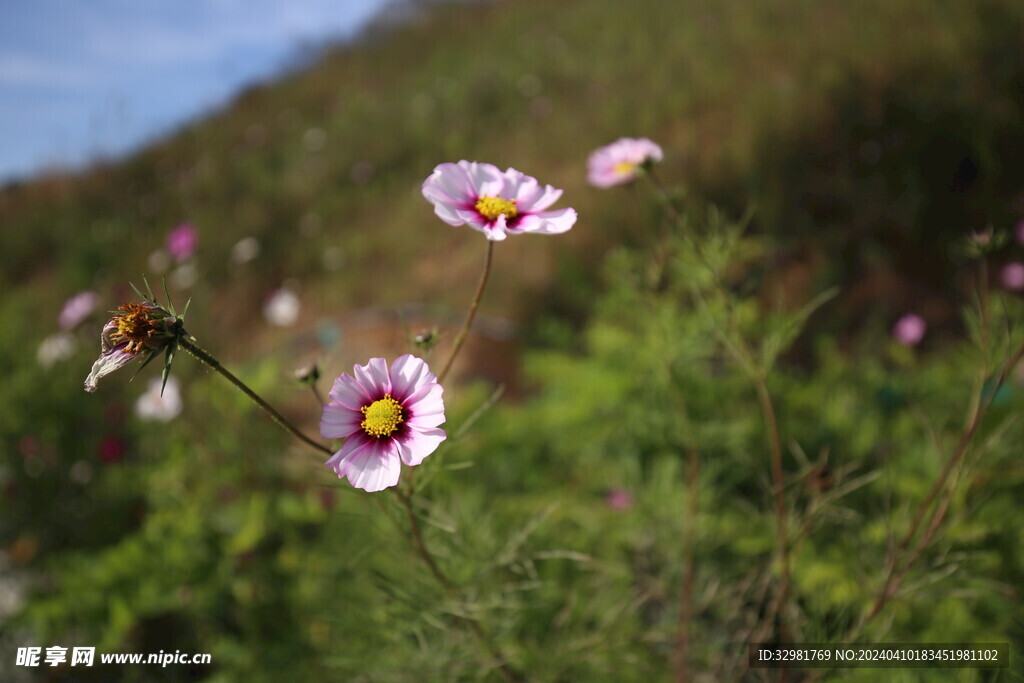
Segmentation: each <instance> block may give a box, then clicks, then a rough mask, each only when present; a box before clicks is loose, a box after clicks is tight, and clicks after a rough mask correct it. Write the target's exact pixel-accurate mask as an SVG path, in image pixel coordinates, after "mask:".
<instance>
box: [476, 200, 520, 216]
mask: <svg viewBox="0 0 1024 683" xmlns="http://www.w3.org/2000/svg"><path fill="white" fill-rule="evenodd" d="M476 210H477V211H479V212H480V215H481V216H483V217H484V218H486V219H487V220H489V221H493V220H497V218H498V216H500V215H501V214H505V220H507V221H510V220H512V219H513V218H515V217H516V216H518V215H519V212H518V211H516V200H514V199H502V198H501V197H480V199H478V200H476Z"/></svg>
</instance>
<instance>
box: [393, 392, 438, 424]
mask: <svg viewBox="0 0 1024 683" xmlns="http://www.w3.org/2000/svg"><path fill="white" fill-rule="evenodd" d="M443 393H444V387H442V386H441V385H440V384H437V383H436V382H435V383H432V384H427V385H425V386H422V387H420V388H419V390H418V391H416V393H414V394H412V395H411V396H410V397H409V398H408V399H407V400H406V401H405V403H404V404H403V407H404V408H405V409H406V410H408V411H409V420H408V422H409V424H410V425H413V426H422V427H436V426H437V425H439V424H441V422H444V400H443V399H442V394H443ZM438 416H439V417H440V421H439V422H438V421H435V420H436V419H437V417H438Z"/></svg>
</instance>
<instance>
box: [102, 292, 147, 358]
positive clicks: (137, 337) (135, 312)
mask: <svg viewBox="0 0 1024 683" xmlns="http://www.w3.org/2000/svg"><path fill="white" fill-rule="evenodd" d="M118 310H119V311H123V312H124V314H123V315H119V316H118V317H117V329H116V330H115V331H114V332H113V334H111V335H110V338H111V340H112V341H114V343H117V344H120V343H122V342H125V341H127V342H128V346H126V347H125V349H124V350H125V351H126V352H127V353H130V354H133V355H134V354H137V353H139V352H140V351H142V348H143V347H144V346H145V345H146V342H148V341H149V339H150V337H152V336H153V335H154V334H156V328H155V327H154V326H153V321H152V320H151V319H150V317H149V308H147V307H146V306H143V305H142V304H124V305H123V306H121V307H120V308H118Z"/></svg>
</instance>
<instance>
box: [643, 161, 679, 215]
mask: <svg viewBox="0 0 1024 683" xmlns="http://www.w3.org/2000/svg"><path fill="white" fill-rule="evenodd" d="M644 175H646V176H647V177H648V178H650V179H651V184H652V185H654V189H655V190H657V191H658V194H659V195H661V199H662V201H664V202H665V208H666V209H667V210H668V217H669V220H671V221H672V222H673V223H674V224H675V226H676V228H677V229H678V228H680V227H681V226H680V225H679V222H680V219H681V217H680V215H679V209H677V208H676V204H675V202H674V201H672V195H670V194H669V193H668V189H667V188H666V187H665V185H664V184H662V182H661V178H659V177H658V174H657V173H655V172H654V168H649V169H647V171H646V172H645V173H644Z"/></svg>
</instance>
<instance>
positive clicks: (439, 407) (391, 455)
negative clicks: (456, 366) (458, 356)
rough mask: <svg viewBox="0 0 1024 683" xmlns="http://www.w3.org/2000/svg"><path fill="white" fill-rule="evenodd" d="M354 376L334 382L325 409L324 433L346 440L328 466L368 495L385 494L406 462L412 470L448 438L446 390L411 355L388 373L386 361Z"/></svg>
mask: <svg viewBox="0 0 1024 683" xmlns="http://www.w3.org/2000/svg"><path fill="white" fill-rule="evenodd" d="M352 372H353V375H354V376H353V375H349V374H348V373H343V374H342V375H341V376H340V377H338V379H336V380H335V381H334V387H333V388H332V389H331V393H330V398H331V400H330V402H329V403H328V404H327V405H325V406H324V413H323V417H322V418H321V420H320V433H321V434H322V435H323V436H324V437H326V438H328V439H345V443H344V445H343V446H342V447H341V450H339V451H338V452H337V453H335V454H334V455H333V456H331V458H330V459H329V460H328V461H327V462H326V463H325V464H326V465H327V466H328V467H330V468H332V469H333V470H334V471H335V472H336V473H337V474H338V477H339V478H347V479H348V481H349V483H350V484H352V485H353V486H355V487H356V488H359V489H363V490H365V491H381V490H383V489H386V488H388V487H389V486H394V485H395V484H397V483H398V475H399V474H400V473H401V470H402V463H403V462H404V463H405V464H406V465H408V466H410V467H412V466H414V465H419V464H420V463H421V462H423V459H424V458H426V457H427V456H428V455H430V454H431V453H433V452H434V451H435V450H436V449H437V447H438V445H440V443H441V442H442V441H444V440H445V439H446V438H447V435H446V434H445V432H444V430H443V429H439V428H438V426H439V425H441V424H442V423H443V422H444V401H443V400H442V399H441V394H442V392H443V391H444V390H443V389H442V387H441V385H440V384H438V383H437V378H436V377H435V376H434V373H432V372H431V371H430V369H429V368H428V367H427V364H426V363H425V362H423V360H421V359H419V358H416V357H415V356H412V355H410V354H406V355H404V356H401V357H400V358H397V359H396V360H395V362H394V363H392V364H391V369H390V371H389V370H388V366H387V361H385V360H384V359H383V358H371V359H370V362H369V363H367V364H366V365H357V366H355V367H354V368H353V370H352Z"/></svg>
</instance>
